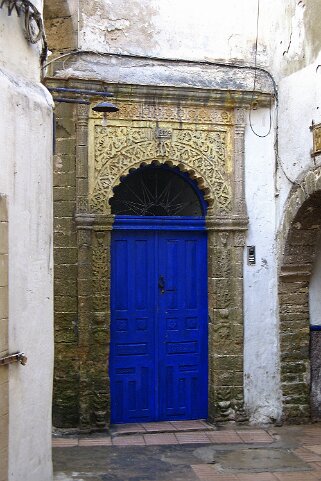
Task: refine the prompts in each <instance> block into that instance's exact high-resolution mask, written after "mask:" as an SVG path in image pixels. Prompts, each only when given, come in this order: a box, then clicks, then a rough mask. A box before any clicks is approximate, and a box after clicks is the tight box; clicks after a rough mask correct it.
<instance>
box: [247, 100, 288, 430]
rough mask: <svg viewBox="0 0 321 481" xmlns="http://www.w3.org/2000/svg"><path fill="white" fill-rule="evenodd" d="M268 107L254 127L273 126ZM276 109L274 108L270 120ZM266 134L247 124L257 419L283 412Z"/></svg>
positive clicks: (270, 139)
mask: <svg viewBox="0 0 321 481" xmlns="http://www.w3.org/2000/svg"><path fill="white" fill-rule="evenodd" d="M269 117H270V112H269V109H264V110H263V109H262V110H260V111H257V112H255V111H254V112H253V113H252V125H253V128H254V130H255V131H256V132H257V133H258V134H260V135H264V134H266V133H267V132H268V130H269ZM273 117H274V109H273V111H272V119H273ZM274 126H275V124H273V126H272V130H271V133H270V135H268V136H267V137H265V138H260V137H257V136H256V135H255V134H254V133H253V132H252V130H251V129H250V126H249V124H248V125H247V128H246V136H245V151H246V156H245V192H246V203H247V209H248V216H249V230H248V235H247V246H251V245H254V246H255V248H256V264H255V265H251V266H250V265H248V263H247V249H245V252H244V342H245V351H244V382H245V393H244V395H245V406H246V409H247V411H248V413H249V416H250V421H251V422H253V423H265V422H271V421H273V420H275V419H278V418H279V417H280V415H281V404H280V392H279V346H278V321H277V315H276V311H277V280H276V252H275V187H274V186H275V158H274V140H275V136H274V129H273V127H274Z"/></svg>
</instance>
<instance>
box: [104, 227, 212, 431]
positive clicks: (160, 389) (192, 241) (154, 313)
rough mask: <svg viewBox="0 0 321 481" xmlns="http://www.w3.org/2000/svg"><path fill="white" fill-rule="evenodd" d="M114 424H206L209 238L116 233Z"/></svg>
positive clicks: (195, 234) (112, 347) (190, 234)
mask: <svg viewBox="0 0 321 481" xmlns="http://www.w3.org/2000/svg"><path fill="white" fill-rule="evenodd" d="M111 255H112V262H111V344H110V382H111V385H110V388H111V421H112V423H130V422H145V421H160V420H180V419H182V420H183V419H198V418H206V417H207V403H208V401H207V396H208V394H207V383H208V346H207V344H208V339H207V338H208V335H207V318H208V308H207V267H206V266H207V237H206V232H205V230H201V231H197V230H196V231H175V230H172V231H166V230H165V231H162V230H114V231H113V233H112V250H111Z"/></svg>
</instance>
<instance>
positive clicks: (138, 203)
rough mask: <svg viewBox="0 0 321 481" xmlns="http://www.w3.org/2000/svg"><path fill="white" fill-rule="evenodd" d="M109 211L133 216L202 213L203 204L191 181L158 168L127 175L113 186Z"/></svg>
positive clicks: (193, 214)
mask: <svg viewBox="0 0 321 481" xmlns="http://www.w3.org/2000/svg"><path fill="white" fill-rule="evenodd" d="M114 193H115V194H114V197H112V199H111V200H110V204H111V211H112V214H116V215H135V216H202V215H204V212H203V206H202V203H201V201H200V198H199V196H198V195H197V193H196V191H195V189H194V187H193V186H192V182H191V181H188V180H187V179H185V178H184V177H183V176H182V175H180V174H179V173H177V172H175V171H173V170H171V169H167V168H162V167H145V168H143V169H140V170H137V171H135V172H134V173H132V174H129V175H128V176H127V177H126V178H125V179H124V180H123V181H122V182H121V183H120V184H119V185H118V186H117V187H115V189H114Z"/></svg>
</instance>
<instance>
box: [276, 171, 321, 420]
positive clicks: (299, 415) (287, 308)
mask: <svg viewBox="0 0 321 481" xmlns="http://www.w3.org/2000/svg"><path fill="white" fill-rule="evenodd" d="M320 237H321V169H320V168H318V169H315V170H314V171H309V172H308V173H307V174H306V175H305V176H304V177H303V178H302V179H301V181H300V182H299V183H298V184H297V185H296V186H295V187H294V188H293V189H292V191H291V192H290V195H289V198H288V201H287V203H286V206H285V216H284V220H283V225H282V229H281V235H280V240H281V257H280V263H279V265H280V270H279V314H280V351H281V386H282V396H283V416H284V419H285V420H291V421H296V422H302V420H303V419H305V420H306V419H309V418H310V416H311V406H310V322H309V317H310V316H309V283H310V277H311V272H312V268H313V264H314V261H315V256H316V250H317V246H318V243H319V240H320Z"/></svg>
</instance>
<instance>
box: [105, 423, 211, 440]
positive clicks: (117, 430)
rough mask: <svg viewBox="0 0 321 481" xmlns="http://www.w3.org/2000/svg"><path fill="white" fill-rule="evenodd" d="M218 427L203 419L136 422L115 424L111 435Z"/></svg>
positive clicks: (209, 429) (203, 429) (200, 429)
mask: <svg viewBox="0 0 321 481" xmlns="http://www.w3.org/2000/svg"><path fill="white" fill-rule="evenodd" d="M215 430H216V427H215V426H213V425H212V424H209V423H207V422H206V421H204V420H202V419H197V420H192V421H164V422H154V423H153V422H151V423H140V424H138V423H136V424H115V425H112V426H111V430H110V431H111V436H112V437H115V436H122V435H130V434H144V433H150V434H152V433H155V434H157V433H161V432H162V433H177V432H190V431H192V432H193V431H215Z"/></svg>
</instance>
